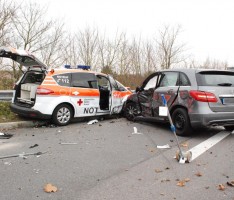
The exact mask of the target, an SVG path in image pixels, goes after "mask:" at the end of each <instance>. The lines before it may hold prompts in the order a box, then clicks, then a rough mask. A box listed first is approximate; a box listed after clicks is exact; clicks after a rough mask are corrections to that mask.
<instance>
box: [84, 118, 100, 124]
mask: <svg viewBox="0 0 234 200" xmlns="http://www.w3.org/2000/svg"><path fill="white" fill-rule="evenodd" d="M95 123H98V120H97V119H94V120H91V121H89V122H88V123H87V124H88V125H91V124H95Z"/></svg>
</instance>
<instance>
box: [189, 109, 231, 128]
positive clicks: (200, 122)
mask: <svg viewBox="0 0 234 200" xmlns="http://www.w3.org/2000/svg"><path fill="white" fill-rule="evenodd" d="M189 116H190V122H191V126H192V127H193V128H200V127H207V126H234V113H226V112H223V113H209V114H190V115H189Z"/></svg>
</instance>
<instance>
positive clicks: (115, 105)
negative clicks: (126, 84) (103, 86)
mask: <svg viewBox="0 0 234 200" xmlns="http://www.w3.org/2000/svg"><path fill="white" fill-rule="evenodd" d="M108 79H109V81H110V85H111V98H110V100H111V103H110V113H111V114H114V113H120V112H121V110H122V95H121V91H120V90H119V88H118V84H117V82H116V81H115V79H114V78H113V77H112V76H110V75H108Z"/></svg>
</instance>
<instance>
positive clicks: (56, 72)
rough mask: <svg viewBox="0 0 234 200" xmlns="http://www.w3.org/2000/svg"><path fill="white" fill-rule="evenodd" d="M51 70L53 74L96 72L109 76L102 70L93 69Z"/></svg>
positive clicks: (96, 73)
mask: <svg viewBox="0 0 234 200" xmlns="http://www.w3.org/2000/svg"><path fill="white" fill-rule="evenodd" d="M48 71H49V72H52V73H53V74H62V73H77V72H79V73H90V74H95V75H102V76H107V75H106V74H104V73H101V72H96V71H91V70H82V69H65V68H64V69H61V68H59V69H56V68H55V69H50V70H48Z"/></svg>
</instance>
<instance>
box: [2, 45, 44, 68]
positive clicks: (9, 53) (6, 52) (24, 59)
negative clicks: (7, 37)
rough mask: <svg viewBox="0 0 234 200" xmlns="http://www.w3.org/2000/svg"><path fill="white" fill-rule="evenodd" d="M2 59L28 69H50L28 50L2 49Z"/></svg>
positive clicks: (3, 47)
mask: <svg viewBox="0 0 234 200" xmlns="http://www.w3.org/2000/svg"><path fill="white" fill-rule="evenodd" d="M0 57H4V58H10V59H12V60H14V61H16V62H18V63H19V64H20V65H23V66H24V67H26V68H29V67H33V66H37V67H38V66H39V67H41V68H43V69H47V68H48V67H47V66H46V65H45V64H44V63H42V62H41V61H40V60H39V59H37V58H36V57H35V56H34V55H33V54H31V53H30V52H28V51H26V50H20V49H14V48H12V47H5V46H2V47H0Z"/></svg>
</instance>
